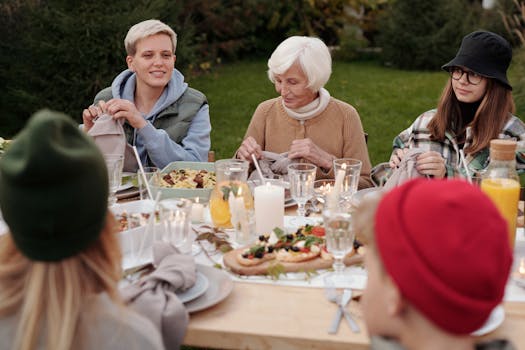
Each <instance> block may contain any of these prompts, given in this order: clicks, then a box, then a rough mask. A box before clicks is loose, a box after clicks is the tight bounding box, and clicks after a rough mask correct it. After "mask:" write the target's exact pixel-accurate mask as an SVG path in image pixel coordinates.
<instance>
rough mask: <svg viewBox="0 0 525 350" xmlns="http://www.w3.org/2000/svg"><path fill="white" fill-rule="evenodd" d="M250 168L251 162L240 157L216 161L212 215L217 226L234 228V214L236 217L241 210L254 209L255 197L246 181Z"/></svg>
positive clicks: (211, 200)
mask: <svg viewBox="0 0 525 350" xmlns="http://www.w3.org/2000/svg"><path fill="white" fill-rule="evenodd" d="M248 168H249V163H248V162H247V161H245V160H240V159H221V160H218V161H216V162H215V174H216V176H217V183H216V185H215V188H214V189H213V191H212V193H211V195H210V215H211V219H212V221H213V224H214V225H215V227H218V228H232V227H233V225H232V214H233V216H234V217H235V215H236V213H237V214H238V213H239V211H244V210H246V211H251V210H253V197H252V195H251V192H250V189H249V187H248V184H247V182H246V180H247V179H248ZM233 203H235V205H233ZM231 206H235V208H231Z"/></svg>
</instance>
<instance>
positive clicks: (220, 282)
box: [184, 264, 233, 313]
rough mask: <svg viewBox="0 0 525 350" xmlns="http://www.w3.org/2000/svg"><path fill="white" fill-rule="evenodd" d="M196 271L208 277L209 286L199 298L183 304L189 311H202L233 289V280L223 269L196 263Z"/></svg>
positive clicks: (218, 301)
mask: <svg viewBox="0 0 525 350" xmlns="http://www.w3.org/2000/svg"><path fill="white" fill-rule="evenodd" d="M197 271H199V272H201V273H202V274H203V275H204V276H206V277H207V278H208V281H209V286H208V289H206V291H205V293H204V294H203V295H201V296H200V297H199V298H196V299H194V300H192V301H190V302H187V303H186V304H184V306H186V310H188V312H190V313H194V312H198V311H202V310H204V309H207V308H209V307H211V306H213V305H216V304H218V303H220V302H221V301H223V300H224V299H225V298H226V297H227V296H228V295H230V293H231V291H232V290H233V281H232V279H231V278H230V276H228V275H227V274H226V273H225V272H224V271H221V270H219V269H217V268H215V267H212V266H205V265H200V264H197Z"/></svg>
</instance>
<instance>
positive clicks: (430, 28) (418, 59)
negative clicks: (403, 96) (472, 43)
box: [378, 0, 481, 69]
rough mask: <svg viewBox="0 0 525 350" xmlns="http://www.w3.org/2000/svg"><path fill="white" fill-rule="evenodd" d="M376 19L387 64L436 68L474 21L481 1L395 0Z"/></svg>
mask: <svg viewBox="0 0 525 350" xmlns="http://www.w3.org/2000/svg"><path fill="white" fill-rule="evenodd" d="M390 4H391V5H390V7H389V9H388V10H387V11H385V13H384V16H382V18H381V20H380V23H379V32H380V34H379V38H378V42H379V46H381V47H382V48H383V60H384V62H385V63H386V64H391V65H393V66H395V67H399V68H404V69H437V68H438V67H440V66H441V65H443V64H444V63H446V62H447V60H450V58H451V57H454V55H455V53H456V51H457V49H458V46H459V43H460V42H461V39H462V37H463V36H464V35H465V34H467V33H468V32H470V31H471V30H472V29H474V28H475V27H476V25H477V22H476V21H477V16H476V14H479V12H480V11H481V5H480V4H478V3H471V4H469V2H466V1H463V0H395V1H392V2H391V3H390Z"/></svg>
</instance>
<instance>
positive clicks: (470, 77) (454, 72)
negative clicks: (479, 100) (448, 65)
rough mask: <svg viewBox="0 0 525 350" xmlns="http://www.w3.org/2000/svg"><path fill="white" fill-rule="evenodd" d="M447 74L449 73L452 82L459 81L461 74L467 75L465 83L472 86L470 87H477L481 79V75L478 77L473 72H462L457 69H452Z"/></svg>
mask: <svg viewBox="0 0 525 350" xmlns="http://www.w3.org/2000/svg"><path fill="white" fill-rule="evenodd" d="M449 72H450V76H451V77H452V79H454V80H459V79H461V77H462V76H463V74H466V75H467V81H468V82H469V84H472V85H478V84H479V83H480V82H481V79H483V76H482V75H480V74H478V73H475V72H473V71H466V70H463V69H461V68H459V67H454V68H452V69H451V70H450V71H449Z"/></svg>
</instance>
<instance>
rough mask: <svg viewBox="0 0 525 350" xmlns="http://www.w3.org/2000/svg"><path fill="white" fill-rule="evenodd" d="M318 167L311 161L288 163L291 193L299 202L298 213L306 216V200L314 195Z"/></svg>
mask: <svg viewBox="0 0 525 350" xmlns="http://www.w3.org/2000/svg"><path fill="white" fill-rule="evenodd" d="M316 171H317V167H316V166H315V165H313V164H310V163H293V164H290V165H288V179H289V181H290V194H291V196H292V198H293V199H294V200H295V201H296V202H297V215H298V216H301V217H304V216H305V214H306V209H305V205H306V202H307V201H308V200H309V199H310V198H312V197H313V196H314V181H315V173H316Z"/></svg>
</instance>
